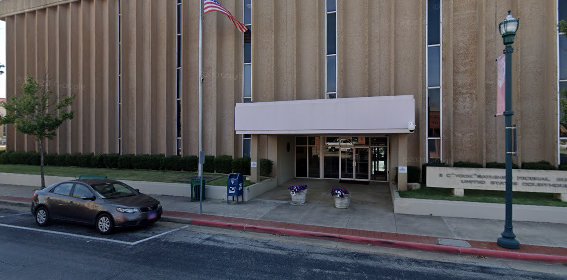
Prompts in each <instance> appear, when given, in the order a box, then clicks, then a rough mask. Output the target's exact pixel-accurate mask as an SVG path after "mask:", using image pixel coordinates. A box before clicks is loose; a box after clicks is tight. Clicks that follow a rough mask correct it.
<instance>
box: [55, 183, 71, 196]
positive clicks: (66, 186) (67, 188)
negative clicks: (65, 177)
mask: <svg viewBox="0 0 567 280" xmlns="http://www.w3.org/2000/svg"><path fill="white" fill-rule="evenodd" d="M72 188H73V183H63V184H60V185H59V186H57V187H55V188H54V189H53V193H55V194H60V195H70V194H71V189H72Z"/></svg>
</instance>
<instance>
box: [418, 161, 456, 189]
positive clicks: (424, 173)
mask: <svg viewBox="0 0 567 280" xmlns="http://www.w3.org/2000/svg"><path fill="white" fill-rule="evenodd" d="M428 166H437V167H447V166H449V165H447V164H446V163H443V162H430V163H426V164H423V165H422V166H421V183H422V184H425V183H426V182H427V180H426V179H427V167H428Z"/></svg>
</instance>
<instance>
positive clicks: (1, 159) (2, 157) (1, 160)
mask: <svg viewBox="0 0 567 280" xmlns="http://www.w3.org/2000/svg"><path fill="white" fill-rule="evenodd" d="M7 154H8V153H6V152H4V151H2V152H1V153H0V164H7V160H8V157H7V156H6V155H7Z"/></svg>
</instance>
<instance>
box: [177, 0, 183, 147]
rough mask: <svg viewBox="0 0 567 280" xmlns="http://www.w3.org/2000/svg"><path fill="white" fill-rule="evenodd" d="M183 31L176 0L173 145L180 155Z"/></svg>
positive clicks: (180, 11)
mask: <svg viewBox="0 0 567 280" xmlns="http://www.w3.org/2000/svg"><path fill="white" fill-rule="evenodd" d="M182 33H183V1H182V0H177V37H176V38H177V52H176V53H177V65H176V70H175V71H176V90H175V92H176V124H177V126H176V129H177V130H176V131H177V133H176V138H175V145H176V149H175V151H176V153H177V155H178V156H179V155H181V154H182V152H183V150H182V147H183V145H182V143H181V120H182V117H181V113H182V112H181V96H182V94H181V93H182V90H183V79H182V77H183V75H182V74H183V71H182V66H183V46H182V43H183V40H182V39H183V38H182V35H181V34H182Z"/></svg>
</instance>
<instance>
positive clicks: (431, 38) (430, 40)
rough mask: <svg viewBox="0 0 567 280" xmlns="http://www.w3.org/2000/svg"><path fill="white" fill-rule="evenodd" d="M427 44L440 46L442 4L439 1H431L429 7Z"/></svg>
mask: <svg viewBox="0 0 567 280" xmlns="http://www.w3.org/2000/svg"><path fill="white" fill-rule="evenodd" d="M427 13H428V15H427V44H428V45H437V44H439V42H440V41H439V31H440V30H439V29H440V28H439V22H440V16H441V12H440V4H439V0H429V1H428V5H427Z"/></svg>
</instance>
